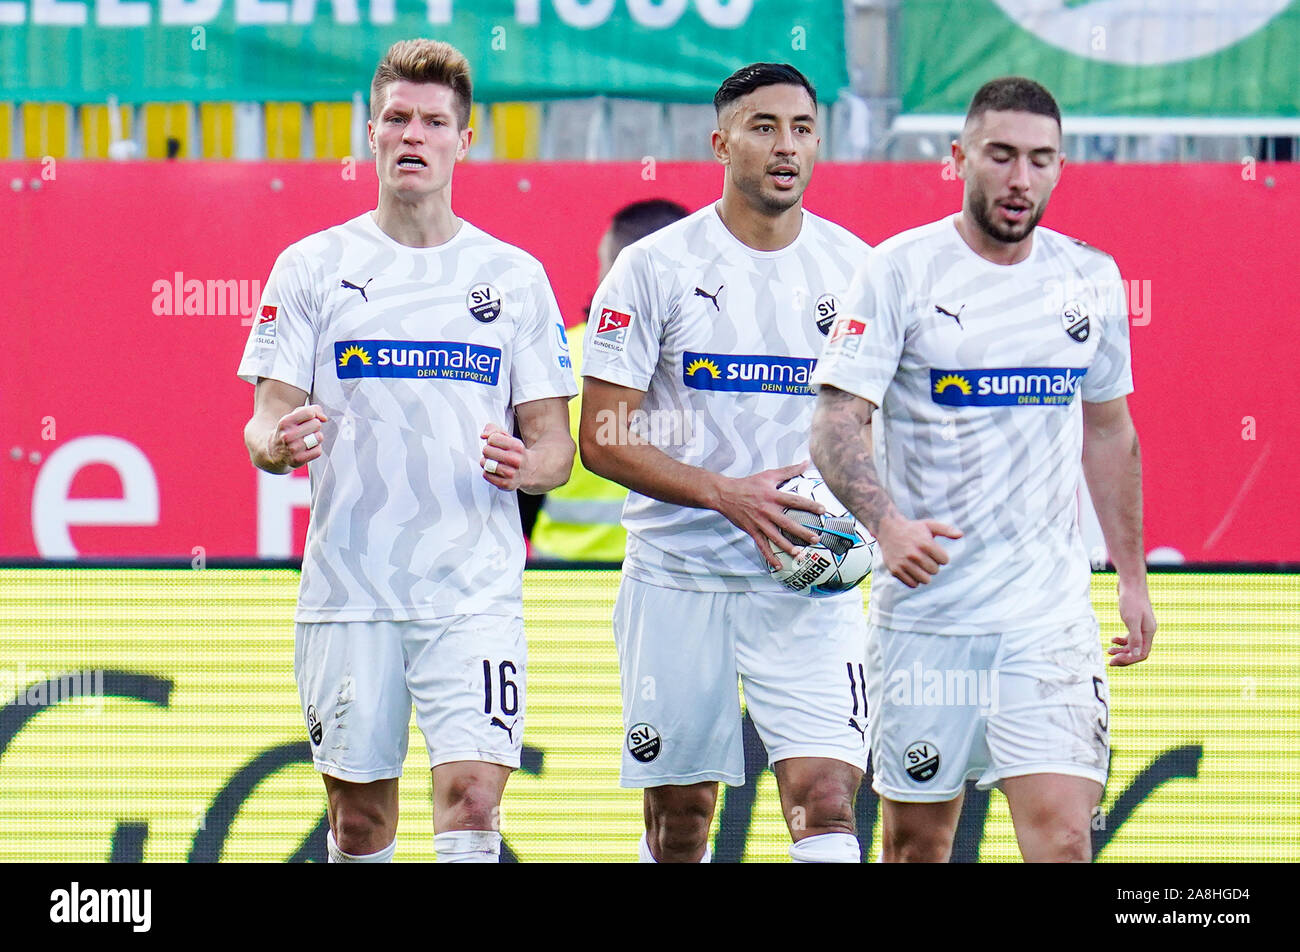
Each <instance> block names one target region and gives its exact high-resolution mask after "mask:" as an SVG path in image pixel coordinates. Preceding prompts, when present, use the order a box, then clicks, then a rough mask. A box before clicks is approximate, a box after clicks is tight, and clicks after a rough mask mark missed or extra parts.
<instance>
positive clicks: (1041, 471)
mask: <svg viewBox="0 0 1300 952" xmlns="http://www.w3.org/2000/svg"><path fill="white" fill-rule="evenodd" d="M843 311H844V313H843V315H842V316H841V317H840V319H839V321H838V322H837V324H836V326H835V328H834V329H833V330H832V331H831V338H830V340H829V341H828V342H827V346H826V353H825V355H824V356H823V358H822V361H821V362H820V363H819V364H818V366H817V372H816V373H815V374H814V375H813V385H814V387H816V386H820V385H821V384H829V385H831V386H833V387H837V388H838V389H840V390H844V391H846V392H848V393H852V394H856V395H857V396H860V397H864V398H866V399H867V400H870V401H871V402H872V403H874V404H876V405H877V406H878V407H879V408H880V410H879V412H878V413H877V414H876V415H875V420H874V425H873V427H872V431H873V437H874V440H875V462H876V467H877V470H878V472H879V474H880V478H881V482H882V484H883V485H884V488H885V490H886V491H887V492H888V493H889V495H890V497H891V498H892V499H893V500H894V501H895V503H896V504H897V506H898V508H899V510H900V511H901V512H902V513H903V515H904V516H906V517H908V518H912V519H938V520H941V521H943V522H947V523H950V524H951V525H953V526H955V527H957V528H958V529H960V530H961V531H962V532H963V533H965V535H964V537H963V538H961V539H959V540H949V539H942V540H940V542H941V544H942V545H943V546H944V548H945V549H946V550H947V551H948V554H949V556H950V557H951V561H950V563H949V564H948V565H946V566H942V567H940V569H939V573H938V575H937V576H935V577H934V578H933V579H932V580H931V582H930V583H929V584H928V585H922V586H919V587H917V588H915V589H909V588H908V587H907V586H905V585H904V584H903V583H902V582H900V581H899V580H898V579H896V578H894V577H892V576H891V575H889V573H887V572H884V571H879V570H880V569H881V568H882V564H881V560H880V556H879V553H877V564H876V569H877V570H878V571H876V572H875V575H874V581H873V582H872V585H871V618H872V621H873V622H874V623H876V624H879V625H883V626H886V627H889V628H895V629H900V630H903V631H918V632H930V633H936V634H943V633H947V634H991V633H1000V632H1005V631H1010V630H1013V629H1016V628H1024V627H1028V626H1030V625H1041V624H1047V623H1053V622H1057V621H1059V622H1061V623H1067V622H1070V621H1072V620H1075V619H1078V618H1079V617H1081V616H1085V615H1087V614H1089V613H1090V612H1091V610H1092V609H1091V602H1090V600H1089V577H1090V576H1089V560H1088V556H1087V553H1086V551H1085V549H1084V545H1083V538H1082V536H1081V534H1080V531H1079V519H1078V505H1077V497H1076V493H1077V491H1078V489H1079V486H1080V477H1081V475H1082V472H1083V467H1082V462H1081V460H1082V447H1083V407H1082V403H1081V400H1087V401H1089V402H1094V403H1101V402H1103V401H1106V400H1112V399H1115V398H1116V397H1121V396H1124V395H1125V394H1128V393H1131V392H1132V390H1133V382H1132V373H1131V371H1130V367H1129V342H1128V307H1127V304H1126V299H1125V296H1124V289H1123V286H1122V284H1121V282H1120V276H1119V270H1118V269H1117V268H1116V266H1115V262H1114V261H1113V260H1112V259H1111V257H1110V256H1109V255H1107V254H1105V253H1104V252H1100V251H1098V250H1097V249H1095V248H1091V247H1089V246H1087V245H1085V244H1083V243H1081V242H1077V241H1074V240H1073V239H1071V238H1067V237H1065V236H1064V235H1061V234H1058V233H1056V232H1054V231H1050V230H1048V229H1046V228H1038V229H1036V230H1035V231H1034V238H1033V244H1032V247H1031V250H1030V254H1029V257H1028V258H1026V259H1025V260H1024V261H1022V262H1019V263H1018V264H1014V265H996V264H993V263H992V262H989V261H987V260H985V259H984V258H981V257H980V256H979V255H977V254H976V253H975V252H974V251H972V250H971V249H970V247H969V246H967V244H966V242H965V241H963V240H962V238H961V236H960V235H959V234H958V233H957V229H956V226H955V220H954V218H945V219H943V220H941V221H937V222H934V223H932V224H929V225H924V226H922V227H920V228H915V229H912V230H910V231H905V232H903V233H902V234H899V235H895V236H894V237H893V238H890V239H889V240H888V241H885V242H883V243H882V244H881V245H879V246H878V247H877V248H876V250H875V251H874V252H872V254H871V255H870V256H869V258H868V262H867V265H866V266H865V268H864V269H863V270H862V272H860V273H859V274H858V276H857V277H856V278H855V279H854V283H853V289H852V291H850V293H849V296H848V299H847V301H846V303H845V306H844V308H843Z"/></svg>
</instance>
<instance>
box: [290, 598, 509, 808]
mask: <svg viewBox="0 0 1300 952" xmlns="http://www.w3.org/2000/svg"><path fill="white" fill-rule="evenodd" d="M527 663H528V648H527V645H526V643H525V641H524V625H523V620H522V619H520V618H516V617H511V616H508V615H455V616H452V617H450V618H438V619H430V620H417V621H366V622H353V621H350V622H319V623H302V622H300V623H298V624H297V625H296V627H295V638H294V664H293V668H294V674H295V675H296V676H297V679H298V697H299V700H300V701H301V703H302V710H303V716H304V718H305V719H306V722H307V735H308V737H309V739H310V741H311V751H312V761H313V762H314V763H315V765H316V769H317V770H319V771H320V772H321V773H325V774H329V775H330V776H331V777H337V778H338V779H340V780H349V781H352V782H353V783H369V782H370V781H372V780H387V779H390V778H393V777H400V776H401V775H402V763H403V762H404V761H405V760H406V749H407V740H408V738H409V736H410V724H411V705H412V704H414V705H415V719H416V723H417V724H419V726H420V732H421V733H422V734H423V735H424V742H425V746H426V747H428V750H429V763H430V765H431V766H434V767H436V766H438V765H439V764H445V763H450V762H452V761H457V760H478V761H484V762H487V763H493V764H502V765H504V766H506V767H518V766H519V754H520V751H521V749H522V747H523V733H524V697H525V681H526V677H525V672H526V670H527Z"/></svg>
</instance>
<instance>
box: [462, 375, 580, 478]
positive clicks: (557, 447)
mask: <svg viewBox="0 0 1300 952" xmlns="http://www.w3.org/2000/svg"><path fill="white" fill-rule="evenodd" d="M568 402H569V401H568V399H567V398H565V397H546V398H543V399H541V400H530V401H528V402H526V403H520V404H517V405H516V406H515V420H516V422H517V423H518V424H519V436H517V437H516V436H513V435H512V434H510V433H507V432H506V431H505V430H504V429H502V428H501V427H500V426H498V425H497V424H495V423H488V424H486V425H485V426H484V428H483V432H482V434H481V435H482V439H483V441H484V443H483V448H482V452H481V455H480V457H479V466H481V467H483V478H484V479H486V480H487V481H488V482H489V483H491V484H492V485H493V486H496V487H497V488H498V489H501V490H505V491H510V492H513V491H514V490H516V489H518V490H520V491H521V492H526V493H529V494H531V495H534V496H536V495H540V494H542V493H547V492H550V491H551V490H552V489H554V488H555V487H557V486H563V485H564V484H565V483H567V482H568V481H569V473H570V472H571V471H572V470H573V455H574V452H575V450H576V449H577V448H576V447H575V446H574V444H573V437H571V436H570V435H569V408H568Z"/></svg>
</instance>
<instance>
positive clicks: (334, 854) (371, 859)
mask: <svg viewBox="0 0 1300 952" xmlns="http://www.w3.org/2000/svg"><path fill="white" fill-rule="evenodd" d="M396 848H397V837H393V842H391V843H389V844H388V845H387V846H385V847H384V848H383V849H381V850H380V851H379V852H378V853H362V854H361V855H359V856H354V855H353V854H351V853H345V852H343V851H342V850H341V849H339V843H338V840H336V839H334V831H333V830H330V831H329V832H328V833H326V834H325V849H326V850H327V851H328V853H329V860H328V862H331V863H391V862H392V861H393V850H394V849H396Z"/></svg>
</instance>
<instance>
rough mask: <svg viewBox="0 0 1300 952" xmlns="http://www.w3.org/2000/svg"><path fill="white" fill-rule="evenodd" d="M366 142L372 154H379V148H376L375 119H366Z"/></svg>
mask: <svg viewBox="0 0 1300 952" xmlns="http://www.w3.org/2000/svg"><path fill="white" fill-rule="evenodd" d="M366 144H367V145H369V146H370V154H371V155H378V154H379V150H378V149H376V148H375V120H373V119H367V120H366Z"/></svg>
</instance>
